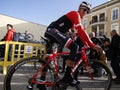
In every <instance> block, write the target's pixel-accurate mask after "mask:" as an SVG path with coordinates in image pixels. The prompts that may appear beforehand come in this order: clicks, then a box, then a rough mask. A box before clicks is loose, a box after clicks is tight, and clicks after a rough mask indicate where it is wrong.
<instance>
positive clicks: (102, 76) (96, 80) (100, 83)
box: [77, 60, 112, 90]
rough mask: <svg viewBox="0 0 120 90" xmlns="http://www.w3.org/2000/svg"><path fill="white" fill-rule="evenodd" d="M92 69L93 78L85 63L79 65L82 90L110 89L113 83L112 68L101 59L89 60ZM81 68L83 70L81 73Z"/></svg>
mask: <svg viewBox="0 0 120 90" xmlns="http://www.w3.org/2000/svg"><path fill="white" fill-rule="evenodd" d="M89 66H90V71H91V72H92V76H93V79H91V77H90V74H89V73H88V70H87V69H86V67H85V64H83V65H82V66H80V67H79V69H78V71H79V74H78V78H77V79H78V80H79V81H80V85H81V87H82V90H110V87H111V83H112V74H111V71H110V69H109V68H108V67H107V66H106V65H105V64H103V63H102V62H100V61H97V60H92V61H90V62H89ZM81 69H82V70H83V69H84V70H83V72H82V73H81Z"/></svg>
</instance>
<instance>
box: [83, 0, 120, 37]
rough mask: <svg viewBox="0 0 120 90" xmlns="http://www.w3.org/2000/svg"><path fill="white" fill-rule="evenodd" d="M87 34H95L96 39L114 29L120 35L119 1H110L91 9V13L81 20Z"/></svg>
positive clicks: (108, 34)
mask: <svg viewBox="0 0 120 90" xmlns="http://www.w3.org/2000/svg"><path fill="white" fill-rule="evenodd" d="M83 26H84V28H85V29H86V30H87V32H88V33H90V32H95V33H96V36H97V37H101V36H103V35H106V36H107V37H110V31H111V30H113V29H115V30H117V32H118V33H119V34H120V0H111V1H108V2H106V3H103V4H101V5H99V6H96V7H94V8H92V12H91V13H90V14H88V15H86V16H85V17H84V19H83Z"/></svg>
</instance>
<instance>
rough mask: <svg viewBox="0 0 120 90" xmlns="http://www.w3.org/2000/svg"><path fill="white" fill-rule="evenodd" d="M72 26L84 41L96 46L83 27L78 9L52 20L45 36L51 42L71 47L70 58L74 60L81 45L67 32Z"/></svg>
mask: <svg viewBox="0 0 120 90" xmlns="http://www.w3.org/2000/svg"><path fill="white" fill-rule="evenodd" d="M71 28H75V29H76V30H77V34H78V36H79V37H80V39H81V41H82V43H84V44H88V45H89V46H91V47H94V43H93V42H92V41H91V40H90V38H89V37H88V34H87V33H86V31H85V30H84V29H83V27H82V24H81V17H80V15H79V13H78V12H77V11H71V12H69V13H67V14H65V15H63V16H62V17H60V18H59V19H58V20H56V21H54V22H52V23H51V24H50V25H49V26H48V28H47V30H46V32H45V37H47V38H49V39H50V41H51V42H57V43H59V44H60V45H61V46H62V47H67V48H69V49H70V54H69V59H70V60H73V61H74V60H75V55H76V53H77V51H78V50H80V48H81V47H80V46H81V45H77V44H76V43H75V42H74V41H73V40H72V39H71V38H70V37H68V36H67V35H66V34H65V33H67V32H68V31H69V29H71Z"/></svg>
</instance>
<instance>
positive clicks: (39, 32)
mask: <svg viewBox="0 0 120 90" xmlns="http://www.w3.org/2000/svg"><path fill="white" fill-rule="evenodd" d="M8 23H9V24H12V25H13V27H14V29H15V30H16V32H21V33H24V32H25V30H27V31H28V32H29V33H32V34H33V35H34V38H35V40H40V36H44V32H45V30H46V27H47V26H45V25H40V24H37V23H33V22H28V21H24V20H20V19H16V18H13V17H9V16H6V15H2V14H0V40H1V39H2V38H3V37H4V36H5V34H6V32H7V28H6V25H7V24H8Z"/></svg>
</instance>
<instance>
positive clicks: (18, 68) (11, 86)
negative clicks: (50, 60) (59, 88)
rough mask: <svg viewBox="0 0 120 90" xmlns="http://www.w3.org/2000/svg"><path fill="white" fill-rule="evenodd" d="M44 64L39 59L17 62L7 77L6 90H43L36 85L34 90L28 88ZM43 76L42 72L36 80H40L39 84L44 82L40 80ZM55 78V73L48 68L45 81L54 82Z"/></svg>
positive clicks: (5, 80) (33, 58)
mask: <svg viewBox="0 0 120 90" xmlns="http://www.w3.org/2000/svg"><path fill="white" fill-rule="evenodd" d="M44 63H45V62H44V61H43V60H40V59H39V58H37V57H32V58H26V59H23V60H20V61H18V62H16V63H15V64H14V65H13V66H11V67H10V69H9V70H8V73H7V74H6V76H5V79H4V90H41V89H38V87H37V84H36V83H34V84H33V85H32V89H30V88H28V86H29V84H30V83H31V79H32V78H33V75H34V74H36V73H37V72H38V69H39V68H41V67H42V66H43V64H44ZM41 74H42V72H40V73H39V74H38V76H37V77H36V78H35V80H36V81H37V80H38V82H40V81H41V82H42V80H40V77H41ZM53 76H54V74H53V71H52V70H51V69H50V67H49V66H48V68H47V72H46V79H45V81H47V82H54V77H53ZM43 82H44V81H43ZM45 86H46V85H45ZM29 87H30V86H29ZM46 88H47V89H49V90H51V89H50V88H52V87H47V86H46Z"/></svg>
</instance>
